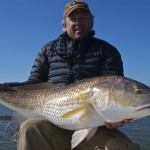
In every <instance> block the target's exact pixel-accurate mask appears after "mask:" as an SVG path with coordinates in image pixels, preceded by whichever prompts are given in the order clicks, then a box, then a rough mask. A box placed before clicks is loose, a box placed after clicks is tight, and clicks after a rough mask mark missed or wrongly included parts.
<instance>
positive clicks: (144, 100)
mask: <svg viewBox="0 0 150 150" xmlns="http://www.w3.org/2000/svg"><path fill="white" fill-rule="evenodd" d="M0 101H1V103H2V104H4V105H5V106H7V107H10V108H11V109H14V110H15V111H17V112H19V113H20V114H22V115H24V116H26V117H27V118H32V117H44V118H46V119H47V120H49V121H50V122H52V123H54V124H55V125H57V126H59V127H61V128H65V129H69V130H79V131H76V132H75V137H73V142H72V148H73V147H75V146H76V145H78V144H79V143H80V142H81V141H82V140H83V139H84V138H85V137H86V136H88V134H89V132H94V133H95V132H96V130H92V129H93V128H96V127H98V126H102V125H104V123H105V122H118V121H122V120H124V119H137V118H141V117H144V116H148V115H150V88H149V87H148V86H146V85H144V84H142V83H140V82H137V81H134V80H132V79H129V78H125V77H121V76H104V77H94V78H88V79H85V80H82V81H79V82H76V83H74V84H71V85H68V86H65V87H56V86H54V85H52V84H50V83H39V84H33V85H25V86H18V87H4V86H3V85H1V86H0ZM82 129H83V130H82ZM80 131H82V132H83V131H86V132H87V134H86V135H85V137H82V140H79V141H78V142H76V140H75V138H76V139H77V138H78V136H82V135H81V133H82V132H80ZM94 133H93V134H94ZM93 134H92V135H93Z"/></svg>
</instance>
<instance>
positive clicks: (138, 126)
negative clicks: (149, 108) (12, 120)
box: [0, 105, 150, 150]
mask: <svg viewBox="0 0 150 150" xmlns="http://www.w3.org/2000/svg"><path fill="white" fill-rule="evenodd" d="M0 115H11V110H9V109H7V108H6V107H4V106H2V105H0ZM8 123H9V121H0V150H16V142H15V141H12V140H10V137H9V136H8V135H6V133H5V131H4V128H5V126H6V125H7V124H8ZM120 130H121V131H122V132H124V133H125V134H126V135H127V136H128V137H129V138H130V139H131V140H132V141H133V142H135V143H138V144H139V145H140V147H141V150H150V117H145V118H142V119H139V120H136V121H133V122H131V123H130V124H129V125H126V126H124V127H121V128H120Z"/></svg>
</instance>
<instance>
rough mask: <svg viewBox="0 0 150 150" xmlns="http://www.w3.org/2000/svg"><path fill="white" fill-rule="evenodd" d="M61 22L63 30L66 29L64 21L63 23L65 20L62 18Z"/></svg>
mask: <svg viewBox="0 0 150 150" xmlns="http://www.w3.org/2000/svg"><path fill="white" fill-rule="evenodd" d="M61 23H62V26H63V31H66V23H65V20H63V21H62V22H61Z"/></svg>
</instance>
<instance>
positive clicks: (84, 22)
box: [63, 9, 93, 40]
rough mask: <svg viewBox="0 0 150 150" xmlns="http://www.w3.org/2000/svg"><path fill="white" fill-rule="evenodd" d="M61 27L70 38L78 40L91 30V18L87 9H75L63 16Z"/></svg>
mask: <svg viewBox="0 0 150 150" xmlns="http://www.w3.org/2000/svg"><path fill="white" fill-rule="evenodd" d="M63 27H64V30H66V31H67V33H68V35H69V36H70V37H71V38H73V39H77V40H78V39H81V38H83V37H84V36H85V35H87V34H88V33H89V32H90V31H91V30H92V27H93V20H92V17H91V16H90V14H89V13H88V12H87V11H85V10H83V9H77V10H75V11H73V12H72V13H71V14H69V16H67V17H66V18H65V23H64V25H63Z"/></svg>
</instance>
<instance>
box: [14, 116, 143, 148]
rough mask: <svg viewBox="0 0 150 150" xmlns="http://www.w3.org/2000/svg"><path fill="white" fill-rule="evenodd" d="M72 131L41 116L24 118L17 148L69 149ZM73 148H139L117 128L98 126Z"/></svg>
mask: <svg viewBox="0 0 150 150" xmlns="http://www.w3.org/2000/svg"><path fill="white" fill-rule="evenodd" d="M72 134H73V131H69V130H64V129H61V128H58V127H56V126H54V125H53V124H52V123H50V122H48V121H47V120H44V119H42V118H34V119H30V120H26V121H25V122H23V123H22V125H21V127H20V131H19V135H18V141H17V150H71V136H72ZM74 150H140V148H139V146H138V145H137V144H134V143H132V142H131V141H130V140H129V139H128V138H127V137H126V136H125V135H124V134H123V133H121V132H120V131H119V130H117V129H107V128H105V127H99V129H98V130H97V132H96V134H95V135H94V136H93V137H92V138H91V139H90V140H89V141H86V140H84V141H83V142H81V143H80V144H79V145H78V146H77V147H76V148H74Z"/></svg>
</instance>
